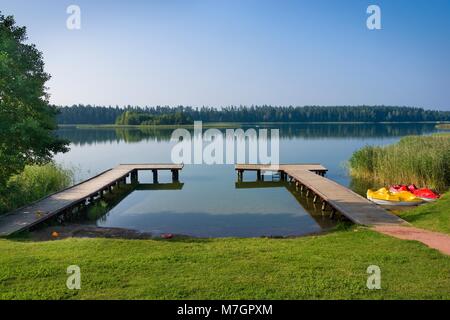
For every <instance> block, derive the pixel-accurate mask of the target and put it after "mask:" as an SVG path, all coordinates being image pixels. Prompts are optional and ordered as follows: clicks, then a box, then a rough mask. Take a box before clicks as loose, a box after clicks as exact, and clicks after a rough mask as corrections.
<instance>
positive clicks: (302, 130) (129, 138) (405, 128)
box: [57, 123, 436, 146]
mask: <svg viewBox="0 0 450 320" xmlns="http://www.w3.org/2000/svg"><path fill="white" fill-rule="evenodd" d="M241 127H242V128H243V129H245V128H250V127H252V128H255V127H260V128H278V129H280V138H282V139H295V138H304V139H322V138H339V139H351V138H358V139H361V138H367V137H379V138H383V137H400V136H404V135H418V134H429V133H432V132H434V131H436V128H435V124H431V123H419V124H417V123H415V124H410V123H408V124H367V123H365V124H260V125H257V124H252V125H241ZM206 129H207V128H204V130H206ZM173 130H174V129H164V128H157V127H140V128H101V127H98V128H81V129H77V128H75V127H62V128H60V129H59V130H58V132H57V134H58V135H59V136H60V137H62V138H65V139H68V140H70V141H71V142H72V143H73V144H75V145H81V146H82V145H85V144H87V145H92V144H95V143H99V142H110V143H113V142H126V143H136V142H141V141H155V142H162V141H165V142H167V141H169V140H170V137H171V134H172V132H173ZM188 130H191V131H192V129H189V128H188ZM219 130H222V131H225V129H223V128H222V129H219Z"/></svg>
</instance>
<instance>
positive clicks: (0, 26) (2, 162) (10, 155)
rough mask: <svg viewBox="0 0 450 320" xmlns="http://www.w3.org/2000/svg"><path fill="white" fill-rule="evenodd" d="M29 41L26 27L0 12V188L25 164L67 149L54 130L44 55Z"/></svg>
mask: <svg viewBox="0 0 450 320" xmlns="http://www.w3.org/2000/svg"><path fill="white" fill-rule="evenodd" d="M26 40H27V36H26V29H25V27H17V26H16V25H15V21H14V19H13V17H11V16H8V17H5V16H3V15H2V14H1V12H0V75H1V76H0V187H1V186H4V185H5V184H6V182H7V181H8V179H9V177H11V176H12V175H13V174H17V173H19V172H20V171H21V170H22V169H23V168H24V166H25V165H27V164H43V163H45V162H48V161H49V160H50V159H51V157H52V155H53V153H56V152H61V151H66V150H67V149H66V142H65V141H62V140H59V139H57V138H56V137H55V136H54V135H53V133H52V131H53V130H54V129H56V122H55V116H56V114H57V109H56V108H54V107H50V106H49V104H48V95H47V93H46V91H45V90H46V88H45V83H46V82H47V80H48V79H49V78H50V76H49V75H48V74H47V73H45V72H44V62H43V60H42V54H41V52H39V51H38V50H37V49H36V47H35V46H34V45H30V44H25V41H26Z"/></svg>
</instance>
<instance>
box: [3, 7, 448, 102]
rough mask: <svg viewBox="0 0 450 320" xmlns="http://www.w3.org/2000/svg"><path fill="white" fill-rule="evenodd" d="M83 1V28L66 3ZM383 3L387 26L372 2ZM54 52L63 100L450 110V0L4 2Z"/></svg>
mask: <svg viewBox="0 0 450 320" xmlns="http://www.w3.org/2000/svg"><path fill="white" fill-rule="evenodd" d="M71 4H76V5H78V6H79V7H80V9H81V29H80V30H69V29H67V27H66V19H67V18H68V16H69V15H68V14H67V13H66V8H67V7H68V6H69V5H71ZM370 4H377V5H379V6H380V8H381V24H382V29H381V30H369V29H368V28H367V27H366V19H367V17H368V16H369V15H368V14H367V13H366V9H367V7H368V6H369V5H370ZM0 10H1V11H2V12H3V14H12V15H14V16H15V18H16V21H17V22H18V24H20V25H25V26H27V28H28V34H29V41H30V42H32V43H35V44H36V46H37V47H38V48H39V49H40V50H41V51H42V52H43V53H44V59H45V63H46V70H47V72H49V73H50V74H51V75H52V79H51V80H50V81H49V83H48V86H49V92H50V94H51V102H52V103H56V104H77V103H84V104H88V103H89V104H97V105H126V104H132V105H179V104H183V105H193V106H201V105H209V106H225V105H231V104H232V105H240V104H243V105H251V104H273V105H312V104H314V105H358V104H370V105H375V104H385V105H409V106H420V107H425V108H432V109H444V110H450V1H448V0H427V1H420V0H414V1H412V0H389V1H381V0H371V1H365V0H345V1H344V0H342V1H338V0H330V1H320V0H319V1H317V0H314V1H282V0H281V1H280V0H279V1H275V0H274V1H264V0H240V1H236V0H208V1H207V0H153V1H151V0H150V1H149V0H147V1H133V0H128V1H113V0H96V1H92V0H71V1H66V0H40V1H38V0H36V1H29V0H0Z"/></svg>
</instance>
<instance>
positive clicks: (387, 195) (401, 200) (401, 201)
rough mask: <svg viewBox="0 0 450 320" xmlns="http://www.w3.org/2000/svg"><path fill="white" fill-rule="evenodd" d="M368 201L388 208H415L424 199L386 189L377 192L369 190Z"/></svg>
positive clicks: (408, 193) (407, 192) (405, 192)
mask: <svg viewBox="0 0 450 320" xmlns="http://www.w3.org/2000/svg"><path fill="white" fill-rule="evenodd" d="M367 199H369V200H370V201H373V202H375V203H377V204H381V205H387V206H415V205H418V204H420V203H422V202H423V200H422V199H420V198H418V197H416V196H415V195H414V194H412V193H411V192H409V191H400V192H396V193H392V192H390V191H389V190H388V189H386V188H381V189H378V190H377V191H374V190H371V189H369V190H367Z"/></svg>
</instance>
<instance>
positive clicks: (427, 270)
mask: <svg viewBox="0 0 450 320" xmlns="http://www.w3.org/2000/svg"><path fill="white" fill-rule="evenodd" d="M0 252H1V254H0V298H2V299H12V298H14V299H17V298H20V299H136V298H145V299H168V298H171V299H215V298H217V299H221V298H223V299H243V298H250V299H325V298H329V299H352V298H357V299H359V298H369V299H391V298H392V299H396V298H398V299H412V298H425V299H428V298H436V299H450V290H449V288H450V276H449V275H450V257H448V256H444V255H442V254H440V253H439V252H437V251H435V250H432V249H429V248H427V247H426V246H424V245H422V244H420V243H417V242H412V241H404V240H398V239H394V238H391V237H387V236H384V235H381V234H378V233H376V232H373V231H371V230H368V229H365V228H361V227H352V228H350V229H347V230H341V231H336V232H333V233H330V234H327V235H323V236H310V237H303V238H295V239H263V238H253V239H205V240H176V239H172V240H112V239H66V240H58V241H49V242H33V241H29V240H14V239H1V240H0ZM72 264H75V265H79V266H80V268H81V273H82V275H81V276H82V279H81V290H78V291H77V290H75V291H71V290H68V289H67V288H66V285H65V283H66V279H67V274H66V268H67V266H69V265H72ZM373 264H374V265H378V266H379V267H380V268H381V279H382V280H381V286H382V289H381V290H369V289H367V287H366V280H367V277H368V274H367V273H366V269H367V267H368V266H369V265H373Z"/></svg>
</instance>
